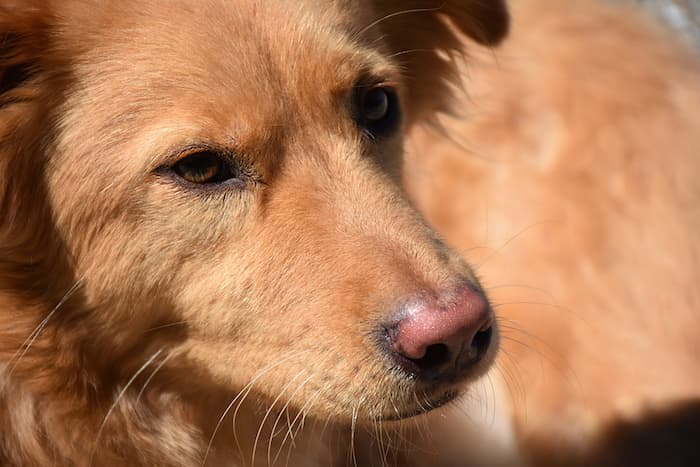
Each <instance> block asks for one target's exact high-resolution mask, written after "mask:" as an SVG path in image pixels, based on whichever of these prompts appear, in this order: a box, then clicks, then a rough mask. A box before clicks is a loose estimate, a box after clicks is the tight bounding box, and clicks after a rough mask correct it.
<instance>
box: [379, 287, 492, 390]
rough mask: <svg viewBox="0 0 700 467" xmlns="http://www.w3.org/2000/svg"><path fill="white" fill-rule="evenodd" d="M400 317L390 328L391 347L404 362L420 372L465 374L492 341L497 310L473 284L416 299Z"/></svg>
mask: <svg viewBox="0 0 700 467" xmlns="http://www.w3.org/2000/svg"><path fill="white" fill-rule="evenodd" d="M399 316H401V317H400V319H399V320H398V322H396V323H395V324H394V325H393V326H391V327H389V328H388V332H389V339H390V343H391V351H392V352H393V353H394V354H395V356H398V357H399V358H396V359H395V360H396V361H398V362H399V364H400V366H402V367H403V368H404V369H405V370H407V371H409V372H411V373H413V374H416V375H418V376H422V377H427V378H430V379H444V378H454V377H456V376H459V375H460V374H461V373H463V372H465V371H466V370H467V369H468V368H469V367H471V366H473V365H474V364H475V363H477V362H478V361H479V360H481V358H482V357H483V356H484V354H485V353H486V351H487V350H488V348H489V345H490V343H491V337H492V324H493V317H492V312H491V310H490V308H489V305H488V302H487V301H486V299H485V298H484V296H483V295H482V294H481V293H479V292H477V291H475V290H473V289H472V288H470V287H466V286H464V287H460V288H459V289H458V290H456V291H454V292H452V293H449V294H447V296H445V297H437V298H427V299H421V300H419V301H417V302H413V303H410V304H408V305H406V306H404V307H403V308H402V310H401V311H400V312H399Z"/></svg>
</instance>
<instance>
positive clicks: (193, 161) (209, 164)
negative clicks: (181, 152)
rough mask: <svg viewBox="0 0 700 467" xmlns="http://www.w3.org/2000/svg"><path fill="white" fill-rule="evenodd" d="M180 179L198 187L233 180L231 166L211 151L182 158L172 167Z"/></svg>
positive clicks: (233, 174) (233, 175)
mask: <svg viewBox="0 0 700 467" xmlns="http://www.w3.org/2000/svg"><path fill="white" fill-rule="evenodd" d="M172 170H173V172H175V173H176V174H177V175H178V176H179V177H180V178H183V179H185V180H187V181H188V182H190V183H196V184H199V185H203V184H208V183H221V182H225V181H226V180H229V179H231V178H234V177H235V176H236V174H235V173H234V170H233V169H232V167H231V164H230V163H229V162H228V161H226V160H225V159H224V158H223V157H222V156H220V155H219V154H217V153H215V152H213V151H201V152H197V153H194V154H190V155H188V156H185V157H183V158H182V159H180V160H179V161H177V162H176V163H175V165H173V167H172Z"/></svg>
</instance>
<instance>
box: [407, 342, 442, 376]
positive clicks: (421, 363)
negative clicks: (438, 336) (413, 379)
mask: <svg viewBox="0 0 700 467" xmlns="http://www.w3.org/2000/svg"><path fill="white" fill-rule="evenodd" d="M451 358H452V356H451V355H450V348H449V347H448V346H447V345H445V344H433V345H431V346H428V348H427V349H426V350H425V355H424V356H423V357H421V358H417V359H409V360H411V361H412V362H413V363H414V364H415V365H416V366H417V367H418V369H419V370H421V371H427V370H433V369H435V368H440V367H442V366H444V365H446V364H448V363H449V362H450V360H451Z"/></svg>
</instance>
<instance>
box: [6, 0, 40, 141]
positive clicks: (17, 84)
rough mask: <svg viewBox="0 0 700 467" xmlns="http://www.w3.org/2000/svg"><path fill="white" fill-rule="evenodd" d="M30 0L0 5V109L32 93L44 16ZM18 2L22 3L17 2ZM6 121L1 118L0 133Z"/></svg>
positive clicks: (24, 98) (26, 97) (20, 100)
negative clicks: (0, 127)
mask: <svg viewBox="0 0 700 467" xmlns="http://www.w3.org/2000/svg"><path fill="white" fill-rule="evenodd" d="M31 3H32V2H30V1H24V2H21V1H20V2H13V1H8V2H3V4H2V5H0V112H2V111H4V110H5V109H6V107H7V106H9V105H12V104H14V103H19V102H24V101H26V100H27V99H30V98H31V97H32V94H33V93H32V89H31V88H32V85H31V84H32V81H33V78H35V77H36V75H37V74H38V72H39V61H38V59H39V57H40V56H41V53H42V50H43V49H45V41H44V39H45V37H46V27H45V22H44V20H45V19H46V18H45V17H44V16H43V15H42V13H41V10H40V9H39V8H38V7H37V6H28V4H31ZM20 5H21V6H20ZM3 123H5V122H0V126H2V129H0V132H1V133H0V134H2V133H4V130H5V128H6V125H3Z"/></svg>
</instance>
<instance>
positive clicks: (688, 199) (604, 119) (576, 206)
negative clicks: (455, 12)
mask: <svg viewBox="0 0 700 467" xmlns="http://www.w3.org/2000/svg"><path fill="white" fill-rule="evenodd" d="M512 13H513V18H514V22H513V32H512V35H511V37H510V39H509V40H508V41H507V42H506V44H504V46H503V48H502V49H500V50H499V51H498V52H497V53H493V52H492V51H489V50H482V51H477V50H476V49H472V57H471V60H470V61H469V63H468V65H467V66H466V67H465V69H464V70H463V75H464V76H465V86H466V89H467V94H468V97H467V98H466V99H465V100H464V101H463V102H461V103H460V105H459V106H458V109H457V110H458V112H459V113H460V115H462V116H464V118H463V119H461V120H457V119H453V120H445V121H444V125H445V128H446V133H447V134H448V135H449V138H445V137H444V136H443V135H442V134H440V133H437V132H435V131H421V132H419V133H418V134H416V135H415V137H414V139H413V142H412V144H409V145H408V146H407V149H408V157H407V162H406V180H407V182H408V184H409V185H410V187H409V191H410V192H411V193H412V195H413V196H414V199H415V200H416V203H417V204H418V206H419V207H420V208H421V210H422V211H423V212H425V213H426V214H427V217H428V219H429V221H430V222H431V223H432V224H433V225H435V226H436V227H437V229H438V230H439V231H440V232H442V233H443V234H444V235H445V236H446V239H447V241H448V243H450V244H452V245H454V246H456V247H457V248H458V249H459V250H460V251H461V252H462V253H463V254H465V255H466V257H467V258H468V259H470V260H471V262H472V263H473V264H475V265H477V270H478V271H479V273H480V275H482V276H483V277H484V278H485V283H486V285H487V287H488V289H489V291H490V294H491V296H492V297H493V299H494V301H495V303H496V305H497V311H498V313H499V315H500V319H501V323H502V334H503V351H502V353H501V354H500V356H501V360H500V361H499V362H497V367H498V368H499V369H500V372H502V373H503V376H504V379H505V380H506V382H507V385H508V387H509V391H510V405H511V406H512V410H513V412H514V415H513V417H514V421H515V422H516V424H517V426H518V431H519V433H520V438H521V444H522V446H523V447H524V448H526V449H528V450H530V451H532V453H533V455H535V456H536V457H535V461H534V462H533V464H534V465H537V466H542V465H549V464H550V463H556V464H558V465H564V466H571V465H576V464H577V463H578V462H579V460H578V459H577V454H576V453H580V454H581V455H582V457H581V459H580V462H581V464H583V465H610V466H613V465H615V466H619V465H634V466H639V465H697V462H700V460H698V457H699V454H698V451H697V446H696V445H695V442H696V441H697V439H698V438H697V436H698V435H699V433H698V429H697V426H700V425H699V424H698V420H699V418H698V417H699V416H700V412H699V411H698V406H697V401H698V400H699V399H700V353H699V352H698V344H697V342H698V335H699V333H700V315H699V314H698V313H699V306H700V295H699V289H698V277H700V265H699V263H698V261H697V258H698V257H699V256H698V255H699V254H700V241H698V226H700V217H699V214H700V211H699V210H698V206H699V201H700V183H699V182H698V173H700V171H699V167H700V158H698V156H699V151H700V87H698V83H700V65H699V61H698V58H697V56H695V55H694V54H693V53H692V52H690V51H689V50H687V49H686V47H685V46H684V45H682V44H680V43H679V42H678V41H677V40H676V39H675V38H674V37H672V36H671V35H670V34H669V33H667V32H666V31H664V30H663V28H662V27H660V26H659V25H656V24H653V21H652V20H650V19H647V18H644V17H642V15H641V13H640V12H639V11H637V10H634V9H633V8H628V7H611V6H609V5H604V4H603V2H597V1H585V0H575V1H574V0H572V1H569V0H567V1H566V2H556V1H553V0H552V1H547V0H519V1H518V2H513V12H512ZM692 440H696V441H692Z"/></svg>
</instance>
